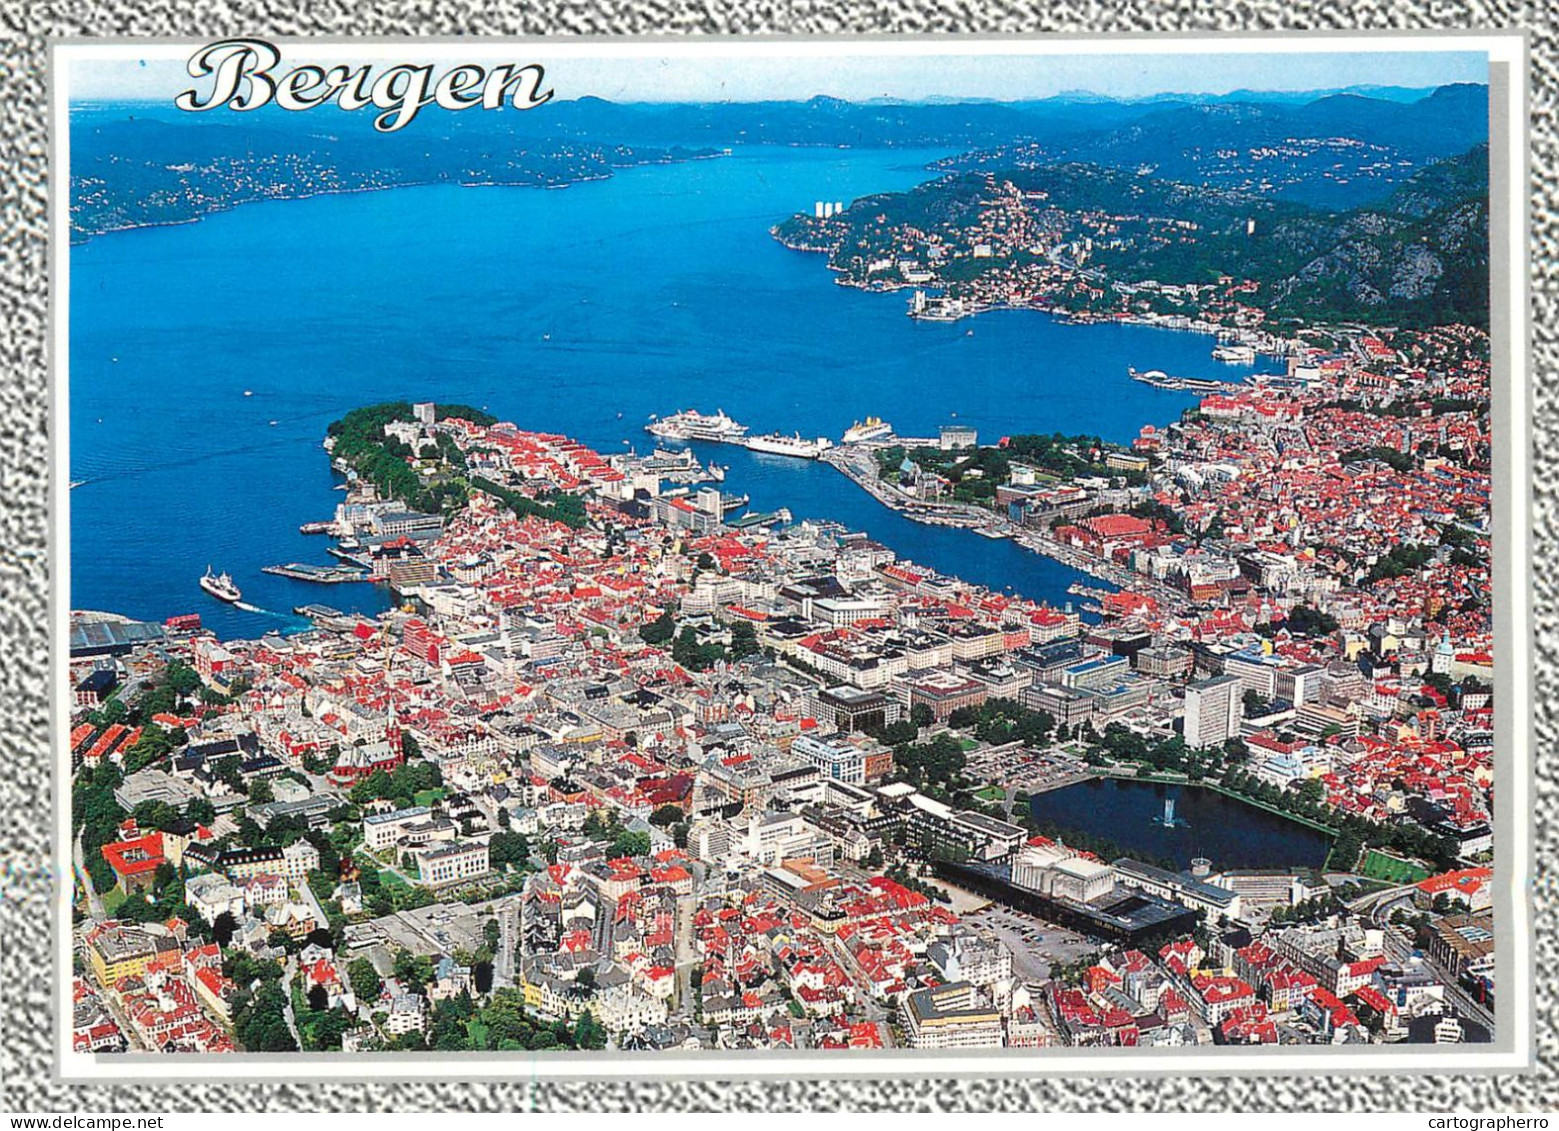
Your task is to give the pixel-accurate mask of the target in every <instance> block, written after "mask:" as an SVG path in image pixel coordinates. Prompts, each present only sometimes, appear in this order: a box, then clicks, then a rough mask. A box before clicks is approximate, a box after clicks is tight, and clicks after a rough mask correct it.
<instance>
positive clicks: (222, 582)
mask: <svg viewBox="0 0 1559 1131" xmlns="http://www.w3.org/2000/svg"><path fill="white" fill-rule="evenodd" d="M200 587H201V588H202V589H204V590H205V591H206V592H207V593H210V594H211V595H212V596H213V597H215V598H216V599H217V600H218V601H226V602H228V603H229V604H234V603H236V602H237V601H239V600H240V599H241V598H242V597H243V594H242V593H240V592H239V591H238V586H236V585H234V584H233V579H232V577H231V576H230V575H229V574H228V573H227V572H226V571H224V572H222V573H219V574H213V573H212V572H211V567H210V566H209V565H208V566H207V567H206V572H205V575H204V576H203V577H202V578H201V579H200Z"/></svg>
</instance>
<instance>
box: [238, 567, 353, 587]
mask: <svg viewBox="0 0 1559 1131" xmlns="http://www.w3.org/2000/svg"><path fill="white" fill-rule="evenodd" d="M260 572H261V573H270V574H275V575H276V576H277V577H290V578H292V580H294V581H312V582H314V583H316V584H318V585H341V584H344V583H345V582H348V581H367V580H368V579H369V576H368V573H367V571H366V570H361V569H348V568H347V567H345V566H317V565H309V564H307V563H306V562H288V563H287V564H286V565H273V566H265V567H263V568H262V569H261V570H260Z"/></svg>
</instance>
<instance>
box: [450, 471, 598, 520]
mask: <svg viewBox="0 0 1559 1131" xmlns="http://www.w3.org/2000/svg"><path fill="white" fill-rule="evenodd" d="M471 486H473V487H475V488H476V489H477V490H479V491H484V492H486V493H487V494H489V495H491V496H493V497H494V498H495V499H497V500H498V501H499V502H501V503H502V504H503V505H504V506H506V507H508V508H509V510H510V511H512V512H513V513H514V514H515V515H516V516H517V517H519V518H541V519H546V520H547V521H549V522H561V523H562V524H563V525H564V526H569V527H573V528H574V529H576V530H577V529H578V528H580V527H581V526H583V525H584V524H585V501H584V499H582V498H581V497H580V496H578V495H569V494H565V493H563V492H561V491H559V492H554V493H553V494H551V495H547V496H545V497H544V498H539V499H533V498H531V497H530V496H529V495H527V494H525V493H524V492H523V491H516V490H514V489H512V488H510V487H505V486H503V485H502V484H499V483H494V482H493V481H492V480H491V479H484V478H483V477H481V476H477V477H475V478H473V479H472V480H471Z"/></svg>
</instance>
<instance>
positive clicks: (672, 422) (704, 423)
mask: <svg viewBox="0 0 1559 1131" xmlns="http://www.w3.org/2000/svg"><path fill="white" fill-rule="evenodd" d="M644 430H645V431H646V432H648V433H649V434H650V435H651V436H660V437H663V438H665V439H668V440H708V441H711V442H713V443H718V444H735V443H739V442H740V441H741V438H742V437H743V436H745V435H747V426H746V425H745V424H738V423H736V421H734V420H732V419H731V418H730V417H729V416H727V415H726V414H725V410H724V409H717V410H716V411H715V414H714V415H713V416H705V415H704V414H703V413H701V412H697V411H695V410H693V409H687V410H686V411H684V412H679V413H676V414H675V415H673V416H668V417H666V418H665V419H663V420H655V421H652V422H651V423H649V424H646V425H645V426H644Z"/></svg>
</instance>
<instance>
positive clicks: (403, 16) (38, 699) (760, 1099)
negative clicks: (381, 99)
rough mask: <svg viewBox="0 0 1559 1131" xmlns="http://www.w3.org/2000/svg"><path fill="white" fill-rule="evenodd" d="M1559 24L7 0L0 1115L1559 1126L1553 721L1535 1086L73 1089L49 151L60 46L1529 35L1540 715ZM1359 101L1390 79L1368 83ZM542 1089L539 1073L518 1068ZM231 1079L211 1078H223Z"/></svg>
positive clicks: (732, 0)
mask: <svg viewBox="0 0 1559 1131" xmlns="http://www.w3.org/2000/svg"><path fill="white" fill-rule="evenodd" d="M1556 12H1559V8H1556V7H1555V6H1554V5H1552V4H1543V3H1509V4H1507V3H1497V2H1492V0H1490V2H1477V0H1473V2H1451V0H1413V2H1406V3H1391V2H1388V0H1357V2H1356V3H1353V4H1351V5H1350V4H1345V3H1337V2H1335V0H1321V2H1309V0H1305V2H1292V0H1249V2H1243V3H1226V2H1218V3H1213V2H1208V0H1178V2H1173V3H1164V4H1150V3H1142V2H1138V0H1127V2H1125V3H1121V4H1118V5H1117V4H1104V3H1089V2H1086V0H1062V2H1054V0H1050V2H1045V3H1025V2H1018V0H955V2H950V3H945V4H941V3H938V2H937V0H899V2H897V3H894V2H891V0H827V2H818V0H810V2H803V3H794V4H786V3H778V2H775V0H727V2H724V3H720V2H710V0H704V2H691V0H596V2H572V3H570V2H559V0H533V2H530V3H527V4H524V5H520V4H513V3H482V4H473V3H471V2H470V0H446V2H445V3H442V4H432V3H428V2H425V0H424V2H414V0H407V2H393V3H353V2H349V0H309V2H307V3H303V2H297V0H294V2H288V0H270V2H262V0H252V2H244V0H185V2H183V3H172V2H170V0H100V2H98V3H84V2H68V0H59V2H53V3H28V2H25V0H0V28H3V29H4V37H3V38H4V43H3V44H0V125H3V129H0V135H3V137H0V170H3V173H4V175H3V176H0V234H3V240H0V265H3V269H4V279H5V287H4V289H3V290H0V366H3V368H0V389H3V399H0V521H3V528H0V810H3V812H4V814H5V820H4V822H3V824H0V829H3V830H4V832H3V834H0V1108H3V1109H5V1110H7V1111H11V1112H18V1113H27V1112H32V1113H39V1112H76V1113H99V1114H102V1113H109V1112H121V1113H129V1112H134V1111H141V1112H145V1111H210V1112H216V1111H267V1110H269V1111H318V1110H334V1111H353V1110H373V1109H379V1110H424V1111H430V1112H433V1111H447V1110H474V1111H515V1110H537V1109H565V1110H581V1111H630V1110H647V1109H662V1110H683V1109H694V1110H736V1111H791V1110H798V1111H799V1110H811V1109H834V1110H873V1109H876V1110H890V1109H916V1110H940V1109H968V1110H1005V1111H1046V1110H1077V1111H1093V1110H1115V1111H1143V1112H1149V1111H1166V1110H1189V1111H1219V1110H1232V1111H1266V1110H1288V1111H1311V1110H1313V1111H1340V1110H1349V1111H1359V1112H1363V1111H1368V1110H1378V1109H1380V1110H1403V1111H1424V1112H1435V1111H1439V1112H1446V1111H1452V1110H1460V1111H1471V1112H1482V1113H1487V1114H1492V1113H1494V1112H1499V1111H1513V1110H1517V1109H1524V1110H1534V1109H1548V1108H1553V1107H1555V1106H1559V1045H1556V1042H1555V1033H1554V1024H1553V1021H1554V1008H1555V999H1554V994H1553V991H1552V989H1551V983H1549V982H1548V980H1547V979H1548V978H1549V977H1551V976H1553V975H1555V974H1559V960H1556V955H1555V950H1554V941H1555V940H1554V884H1553V880H1552V876H1551V872H1550V870H1549V867H1548V862H1549V861H1551V860H1553V859H1554V858H1555V856H1556V854H1559V845H1556V844H1555V840H1554V831H1555V825H1554V819H1553V816H1552V811H1553V807H1554V804H1555V799H1556V792H1559V780H1556V776H1555V768H1554V764H1553V759H1552V750H1553V747H1554V741H1555V721H1554V715H1553V712H1552V711H1551V710H1542V711H1540V712H1539V717H1538V720H1537V728H1536V739H1537V741H1536V752H1537V755H1536V756H1537V781H1536V796H1537V804H1536V810H1537V818H1536V824H1537V853H1538V858H1539V859H1540V860H1541V861H1542V865H1541V866H1540V867H1539V869H1538V871H1537V874H1536V875H1535V876H1534V877H1532V890H1533V897H1534V903H1535V924H1536V936H1537V937H1536V939H1535V940H1534V945H1535V947H1536V955H1537V968H1538V974H1537V978H1536V984H1537V1001H1536V1015H1537V1019H1538V1020H1537V1069H1536V1071H1535V1072H1533V1073H1527V1074H1520V1075H1515V1074H1513V1075H1506V1076H1477V1077H1471V1076H1467V1077H1458V1076H1402V1077H1397V1078H1382V1077H1368V1076H1342V1075H1338V1076H1314V1077H1310V1078H1302V1079H1282V1078H1261V1077H1250V1076H1245V1077H1229V1078H1202V1079H1169V1080H1165V1079H1158V1080H1147V1079H1131V1078H1129V1077H1124V1076H1115V1077H1111V1078H1108V1079H1082V1080H1079V1079H1070V1080H1068V1079H1054V1080H1049V1079H1047V1080H1030V1081H1000V1080H991V1081H969V1080H963V1081H944V1080H935V1079H926V1078H918V1077H917V1078H905V1079H893V1080H882V1081H876V1082H858V1081H857V1082H819V1081H795V1082H775V1083H722V1082H718V1081H700V1082H675V1081H662V1082H653V1083H629V1082H622V1081H613V1082H594V1083H563V1082H558V1083H537V1082H533V1081H529V1080H523V1079H521V1080H516V1081H515V1082H514V1083H512V1084H507V1083H501V1084H453V1083H450V1084H411V1083H392V1082H389V1081H377V1082H373V1083H363V1084H350V1085H330V1086H327V1085H314V1084H308V1085H305V1084H299V1085H278V1084H254V1085H237V1084H224V1083H222V1082H221V1081H220V1079H216V1078H214V1079H213V1080H212V1081H211V1082H210V1083H207V1084H197V1085H176V1086H174V1085H167V1086H149V1087H144V1088H131V1087H106V1086H81V1085H67V1084H62V1083H59V1082H57V1081H55V1080H54V1079H53V1078H52V1053H51V1050H52V1047H53V1040H54V1038H53V1032H54V1024H55V1018H54V1015H53V1009H52V1000H53V995H52V992H51V986H50V979H51V968H52V963H51V959H50V955H51V953H52V952H51V940H50V920H51V914H50V902H49V900H50V891H51V888H52V885H53V882H54V872H53V870H52V869H51V867H50V866H49V865H48V863H47V861H48V859H49V852H50V843H51V839H52V816H51V814H52V808H51V807H52V805H53V803H54V799H53V798H52V797H51V795H50V787H49V782H50V754H49V741H48V736H49V713H48V697H47V690H46V688H47V665H48V654H49V652H48V649H49V643H48V637H47V631H48V630H47V624H48V583H49V556H48V546H47V528H48V510H47V506H48V504H47V493H46V481H47V474H48V464H47V458H48V457H47V452H48V435H47V428H48V371H47V362H48V336H47V316H48V279H47V265H48V262H49V249H48V244H47V228H46V217H47V206H48V198H47V192H48V183H49V180H48V179H49V177H50V176H51V171H50V170H49V169H48V167H47V166H48V132H47V114H46V107H45V91H46V83H47V73H46V66H47V60H46V55H45V52H46V48H47V43H48V41H49V39H50V38H53V37H82V36H183V37H189V38H193V39H216V38H220V37H223V36H228V35H258V34H269V35H311V34H336V35H353V34H373V35H381V36H383V35H408V36H409V35H418V34H438V35H457V34H467V35H542V34H557V35H585V34H634V35H647V34H657V33H661V34H675V35H693V34H735V33H755V34H808V35H828V34H839V33H882V32H898V33H962V34H969V33H987V34H1001V33H1009V34H1010V33H1030V34H1032V33H1038V32H1084V31H1089V32H1143V31H1177V32H1194V31H1225V32H1228V31H1246V32H1270V31H1279V30H1333V31H1337V30H1362V29H1377V30H1399V31H1400V30H1409V29H1423V30H1446V29H1452V28H1464V29H1469V30H1491V29H1509V28H1522V29H1526V30H1527V31H1529V32H1530V34H1531V48H1532V56H1533V59H1532V69H1531V79H1532V88H1531V92H1530V97H1531V103H1530V105H1531V123H1530V128H1531V134H1530V139H1529V141H1530V146H1531V151H1532V154H1533V162H1534V183H1533V185H1532V186H1531V194H1532V196H1531V199H1532V214H1533V220H1534V228H1535V230H1534V234H1533V239H1532V247H1533V260H1534V274H1535V278H1534V288H1533V304H1534V309H1533V325H1534V327H1535V337H1536V342H1535V353H1534V367H1533V368H1534V371H1535V372H1536V373H1537V374H1538V375H1539V379H1540V385H1539V388H1538V390H1537V393H1536V413H1537V416H1536V425H1535V431H1536V437H1535V445H1536V450H1535V452H1534V453H1533V458H1534V459H1536V461H1537V463H1536V475H1535V479H1536V491H1537V495H1536V510H1535V513H1534V519H1535V523H1534V536H1535V541H1536V549H1537V557H1538V568H1537V569H1536V570H1535V573H1536V576H1537V591H1536V611H1537V626H1536V631H1537V647H1538V663H1539V666H1538V671H1537V678H1536V694H1535V698H1536V702H1537V703H1539V704H1544V705H1545V706H1546V705H1548V704H1549V703H1550V696H1552V695H1554V693H1555V691H1556V685H1555V672H1554V666H1553V665H1554V659H1555V648H1556V637H1555V619H1554V618H1555V596H1556V586H1555V582H1556V578H1559V570H1556V569H1554V568H1544V567H1545V566H1548V567H1552V566H1553V565H1555V564H1556V563H1555V534H1556V531H1555V508H1556V505H1559V495H1556V486H1559V485H1556V476H1555V469H1556V457H1559V430H1556V426H1559V378H1556V372H1555V371H1556V360H1559V358H1556V350H1555V331H1554V324H1555V313H1556V312H1555V298H1556V287H1559V265H1556V262H1555V252H1556V250H1559V249H1556V240H1559V227H1556V221H1555V217H1554V214H1553V210H1554V205H1555V185H1554V177H1555V172H1556V169H1555V142H1556V139H1555V134H1554V114H1555V98H1556V85H1555V82H1556V76H1555V69H1554V68H1555V60H1554V45H1555V39H1554V36H1555V25H1556V22H1559V21H1556ZM1359 79H1360V81H1366V82H1367V81H1369V76H1367V75H1360V76H1359ZM521 1071H522V1072H523V1069H521ZM215 1076H216V1073H213V1077H215Z"/></svg>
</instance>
